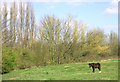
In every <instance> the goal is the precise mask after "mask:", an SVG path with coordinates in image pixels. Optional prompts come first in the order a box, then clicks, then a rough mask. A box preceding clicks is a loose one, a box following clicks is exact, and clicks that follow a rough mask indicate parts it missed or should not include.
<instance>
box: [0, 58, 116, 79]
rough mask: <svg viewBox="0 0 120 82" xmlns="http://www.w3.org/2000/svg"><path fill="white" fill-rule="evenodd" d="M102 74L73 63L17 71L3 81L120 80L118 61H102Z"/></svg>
mask: <svg viewBox="0 0 120 82" xmlns="http://www.w3.org/2000/svg"><path fill="white" fill-rule="evenodd" d="M100 63H101V66H102V70H101V71H102V72H101V73H98V69H96V70H95V73H92V68H89V67H88V63H72V64H62V65H54V66H42V67H35V68H28V69H26V70H16V71H11V72H10V73H7V74H3V75H2V79H3V80H118V60H107V61H101V62H100Z"/></svg>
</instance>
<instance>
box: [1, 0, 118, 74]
mask: <svg viewBox="0 0 120 82" xmlns="http://www.w3.org/2000/svg"><path fill="white" fill-rule="evenodd" d="M8 10H10V11H8ZM87 28H88V26H87V24H84V23H82V22H79V21H77V20H75V19H74V17H73V16H71V15H68V16H67V17H66V18H65V19H59V18H57V17H55V16H54V15H53V16H49V15H47V16H44V17H43V18H41V20H40V25H37V24H36V21H35V16H34V10H33V7H32V5H31V4H30V3H23V2H20V3H19V4H16V3H15V2H14V3H11V6H10V9H8V7H7V4H6V3H4V7H3V8H1V6H0V31H1V32H0V33H2V34H0V38H1V39H2V40H1V42H0V43H2V73H6V72H9V71H10V70H13V69H24V68H27V67H32V66H46V65H56V64H64V63H73V62H85V61H93V60H101V59H105V58H110V57H117V56H118V35H117V34H116V33H115V32H111V33H110V34H105V33H104V31H103V30H101V29H92V30H88V29H87Z"/></svg>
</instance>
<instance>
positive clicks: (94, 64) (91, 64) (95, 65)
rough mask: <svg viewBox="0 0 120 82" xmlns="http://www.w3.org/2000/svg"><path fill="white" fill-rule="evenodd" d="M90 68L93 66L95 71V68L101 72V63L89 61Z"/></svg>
mask: <svg viewBox="0 0 120 82" xmlns="http://www.w3.org/2000/svg"><path fill="white" fill-rule="evenodd" d="M88 65H89V68H90V67H92V69H93V73H94V72H95V68H98V69H99V73H101V65H100V63H89V64H88Z"/></svg>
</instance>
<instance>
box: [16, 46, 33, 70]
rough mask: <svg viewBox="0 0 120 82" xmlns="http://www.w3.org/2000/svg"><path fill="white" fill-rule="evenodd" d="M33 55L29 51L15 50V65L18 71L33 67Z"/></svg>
mask: <svg viewBox="0 0 120 82" xmlns="http://www.w3.org/2000/svg"><path fill="white" fill-rule="evenodd" d="M33 59H34V53H33V52H32V51H31V50H30V49H19V48H18V49H16V60H15V63H16V65H17V68H18V69H25V68H28V67H31V66H33V65H34V61H33Z"/></svg>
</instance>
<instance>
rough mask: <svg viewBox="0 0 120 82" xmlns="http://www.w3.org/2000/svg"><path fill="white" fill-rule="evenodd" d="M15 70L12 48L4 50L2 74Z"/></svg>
mask: <svg viewBox="0 0 120 82" xmlns="http://www.w3.org/2000/svg"><path fill="white" fill-rule="evenodd" d="M14 68H15V55H14V53H13V51H12V49H11V48H3V49H2V73H7V72H10V71H11V70H13V69H14Z"/></svg>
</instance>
